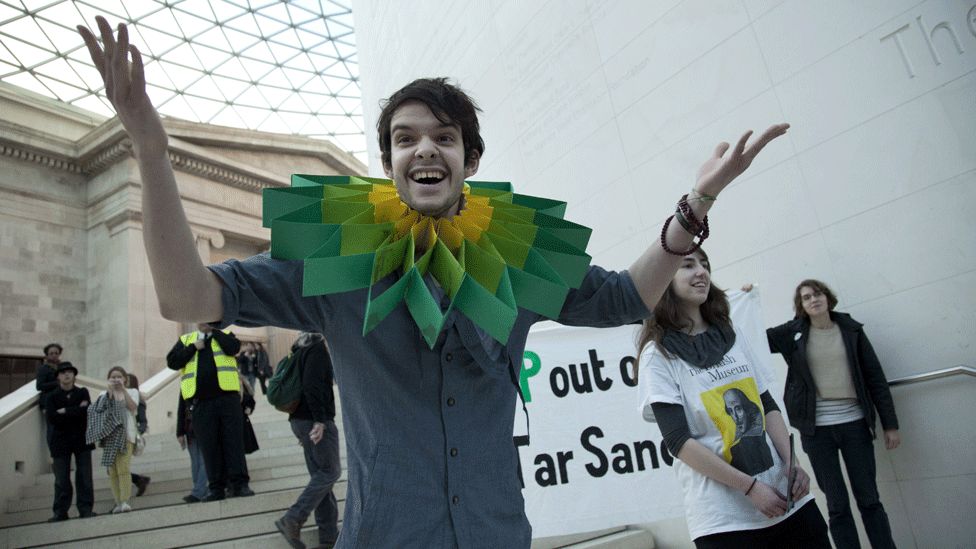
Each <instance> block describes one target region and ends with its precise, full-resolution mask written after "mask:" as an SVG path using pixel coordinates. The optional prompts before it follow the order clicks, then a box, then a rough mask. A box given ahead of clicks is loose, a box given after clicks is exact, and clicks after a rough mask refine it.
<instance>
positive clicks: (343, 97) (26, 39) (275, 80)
mask: <svg viewBox="0 0 976 549" xmlns="http://www.w3.org/2000/svg"><path fill="white" fill-rule="evenodd" d="M349 1H350V0H319V1H314V0H290V1H287V2H282V1H278V0H263V1H261V0H255V1H249V0H169V1H160V0H124V2H123V1H122V0H91V1H85V0H19V1H18V0H0V81H4V82H8V83H10V84H13V85H16V86H20V87H22V88H26V89H29V90H31V91H34V92H37V93H40V94H42V95H45V96H48V97H52V98H55V99H58V100H60V101H64V102H66V103H70V104H73V105H77V106H79V107H82V108H84V109H87V110H90V111H93V112H96V113H99V114H103V115H105V116H113V115H114V111H113V109H112V107H111V105H110V103H109V102H108V99H106V97H105V95H104V91H105V90H104V87H103V86H102V82H101V78H100V76H99V74H98V71H97V70H96V69H95V67H94V65H93V64H92V62H91V58H90V57H89V55H88V50H87V49H86V48H85V46H84V42H83V41H82V39H81V36H80V35H79V34H78V32H77V30H76V29H75V27H76V25H79V24H86V25H89V26H90V27H93V26H94V20H95V16H96V15H102V16H104V17H105V18H106V19H108V21H109V22H110V23H112V24H115V23H117V22H125V23H126V24H128V25H129V28H130V40H131V41H132V42H133V43H134V44H136V45H137V46H138V47H139V50H140V51H141V52H142V54H143V56H144V57H145V63H146V65H145V67H146V82H147V88H148V90H147V91H148V93H149V97H150V98H151V99H152V102H153V104H154V105H155V106H156V108H157V109H159V112H160V113H161V114H163V115H164V116H173V117H177V118H182V119H185V120H192V121H196V122H203V123H208V124H217V125H222V126H230V127H236V128H246V129H252V130H259V131H267V132H274V133H283V134H295V135H304V136H308V137H315V138H321V139H327V140H330V141H332V142H333V143H336V144H337V145H339V146H340V147H341V148H342V149H344V150H347V151H349V152H351V153H352V154H355V155H356V156H357V157H359V159H360V160H361V161H363V162H365V161H366V138H365V133H364V131H363V114H362V100H361V92H360V87H359V66H358V62H357V50H356V43H355V35H354V33H353V16H352V9H351V7H350V6H349ZM96 34H97V32H96Z"/></svg>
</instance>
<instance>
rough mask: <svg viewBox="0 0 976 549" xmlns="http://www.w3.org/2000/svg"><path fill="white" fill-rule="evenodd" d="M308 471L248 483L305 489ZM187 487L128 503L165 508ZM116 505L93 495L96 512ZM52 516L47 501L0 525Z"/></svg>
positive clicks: (261, 489) (179, 500)
mask: <svg viewBox="0 0 976 549" xmlns="http://www.w3.org/2000/svg"><path fill="white" fill-rule="evenodd" d="M344 475H345V473H343V477H340V481H339V482H343V483H344V482H345V476H344ZM308 478H309V477H308V472H307V471H304V470H303V471H302V473H301V474H299V475H293V476H289V477H280V478H270V479H267V480H260V481H252V482H251V483H250V486H251V489H252V490H254V491H255V492H257V493H259V494H260V493H267V492H274V491H279V490H289V489H292V488H304V487H305V485H306V484H308ZM189 491H190V490H189V488H187V489H186V490H180V491H172V492H164V493H154V494H150V493H149V492H147V493H146V494H145V495H143V496H142V497H138V498H137V497H134V496H133V498H132V499H131V500H130V502H129V503H130V504H131V505H132V507H133V509H140V510H144V509H154V508H158V507H166V506H171V505H183V504H184V502H183V496H185V495H186V494H188V493H189ZM114 506H115V501H114V499H113V498H112V494H111V492H109V493H108V497H107V498H105V497H103V498H96V499H95V512H96V513H98V514H100V515H101V514H107V513H109V512H110V511H111V510H112V508H113V507H114ZM50 516H51V501H50V500H49V501H48V503H47V505H45V506H44V507H40V508H33V509H27V510H24V511H15V512H9V513H5V514H3V515H0V527H4V526H15V525H20V526H22V525H26V524H34V523H39V522H45V521H46V520H47V519H48V518H49V517H50Z"/></svg>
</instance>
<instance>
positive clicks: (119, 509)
mask: <svg viewBox="0 0 976 549" xmlns="http://www.w3.org/2000/svg"><path fill="white" fill-rule="evenodd" d="M121 512H122V504H121V503H119V504H117V505H116V506H115V507H112V514H113V515H117V514H119V513H121Z"/></svg>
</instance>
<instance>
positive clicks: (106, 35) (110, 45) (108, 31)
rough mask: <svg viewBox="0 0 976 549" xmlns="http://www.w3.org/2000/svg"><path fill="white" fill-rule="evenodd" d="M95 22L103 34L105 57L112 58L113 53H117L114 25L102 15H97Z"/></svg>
mask: <svg viewBox="0 0 976 549" xmlns="http://www.w3.org/2000/svg"><path fill="white" fill-rule="evenodd" d="M95 23H97V24H98V30H99V32H100V33H101V34H102V47H103V48H104V49H105V58H106V59H112V55H113V54H114V53H115V38H114V37H113V36H112V27H111V25H109V24H108V21H107V20H106V19H105V18H104V17H102V16H101V15H99V16H96V17H95Z"/></svg>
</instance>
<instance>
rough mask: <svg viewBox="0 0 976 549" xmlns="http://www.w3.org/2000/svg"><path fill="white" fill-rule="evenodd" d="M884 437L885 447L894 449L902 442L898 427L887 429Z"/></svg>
mask: <svg viewBox="0 0 976 549" xmlns="http://www.w3.org/2000/svg"><path fill="white" fill-rule="evenodd" d="M884 437H885V448H887V449H888V450H894V449H895V448H897V447H898V446H899V445H900V444H901V435H899V434H898V429H887V430H885V432H884Z"/></svg>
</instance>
